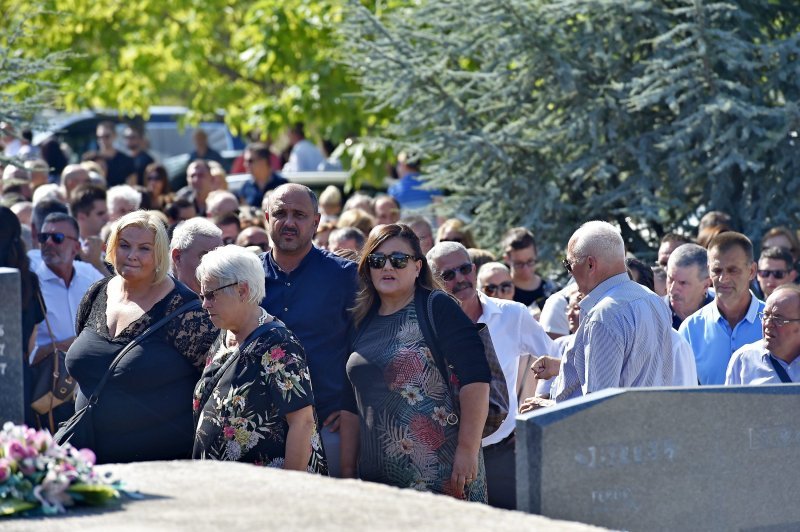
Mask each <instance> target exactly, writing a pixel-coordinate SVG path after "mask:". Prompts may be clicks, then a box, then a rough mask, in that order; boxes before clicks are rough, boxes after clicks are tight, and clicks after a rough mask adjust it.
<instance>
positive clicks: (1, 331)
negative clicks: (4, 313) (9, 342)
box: [0, 323, 6, 336]
mask: <svg viewBox="0 0 800 532" xmlns="http://www.w3.org/2000/svg"><path fill="white" fill-rule="evenodd" d="M5 327H6V326H5V324H3V323H0V336H5V335H6V329H5Z"/></svg>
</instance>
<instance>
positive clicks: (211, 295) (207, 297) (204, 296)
mask: <svg viewBox="0 0 800 532" xmlns="http://www.w3.org/2000/svg"><path fill="white" fill-rule="evenodd" d="M237 284H239V281H236V282H234V283H230V284H226V285H225V286H220V287H219V288H215V289H213V290H207V291H205V292H200V301H211V302H212V303H213V302H214V300H216V299H217V292H219V291H220V290H224V289H225V288H228V287H231V286H234V285H237Z"/></svg>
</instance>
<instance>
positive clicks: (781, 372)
mask: <svg viewBox="0 0 800 532" xmlns="http://www.w3.org/2000/svg"><path fill="white" fill-rule="evenodd" d="M768 356H769V363H770V364H772V368H773V369H774V370H775V373H777V374H778V378H779V379H780V380H781V382H785V383H786V384H791V383H792V379H790V378H789V374H788V373H786V370H785V369H784V368H783V366H781V363H780V362H778V361H777V360H775V357H774V356H772V354H771V353H770V354H769V355H768Z"/></svg>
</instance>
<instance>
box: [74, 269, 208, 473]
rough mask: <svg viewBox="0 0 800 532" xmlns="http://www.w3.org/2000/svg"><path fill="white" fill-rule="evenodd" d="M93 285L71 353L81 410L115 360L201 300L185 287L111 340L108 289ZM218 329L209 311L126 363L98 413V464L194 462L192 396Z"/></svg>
mask: <svg viewBox="0 0 800 532" xmlns="http://www.w3.org/2000/svg"><path fill="white" fill-rule="evenodd" d="M110 279H111V277H108V278H105V279H102V280H100V281H98V282H97V283H95V284H93V285H92V286H91V287H90V288H89V290H88V291H87V292H86V295H85V296H84V298H83V300H82V301H81V305H80V307H79V309H78V318H77V323H76V330H78V331H80V333H79V334H78V337H77V338H76V339H75V342H73V344H72V346H71V347H70V348H69V351H68V352H67V369H68V370H69V372H70V374H71V375H72V376H73V377H75V379H76V380H77V381H78V386H79V391H78V396H77V399H76V401H75V408H76V410H79V409H81V408H83V407H84V406H85V405H86V403H87V398H88V397H89V396H90V395H91V394H92V392H93V391H94V389H95V386H97V384H98V383H99V382H100V379H102V377H103V375H104V374H105V372H106V370H107V369H108V367H109V365H110V364H111V361H112V360H113V359H114V357H115V356H116V354H117V353H119V352H120V351H121V350H122V349H123V348H124V347H125V346H126V345H128V343H130V342H131V340H133V339H134V338H136V336H138V335H139V334H141V333H142V332H143V331H144V330H145V329H146V328H147V327H148V326H150V325H151V324H153V323H155V322H156V321H158V320H159V319H161V318H163V317H164V316H166V315H167V314H169V313H170V312H172V311H174V310H175V309H177V308H178V307H180V306H181V305H183V304H184V303H186V302H187V301H189V300H191V299H194V298H196V297H197V296H196V295H195V294H194V292H192V291H191V290H189V288H187V287H186V286H185V285H184V284H182V283H180V282H178V281H175V287H174V288H173V289H172V291H171V292H170V293H169V294H167V295H166V296H165V297H164V298H163V299H161V300H160V301H159V302H157V303H156V304H155V305H153V308H151V309H150V311H148V312H146V313H145V314H144V315H143V316H142V317H141V318H139V319H138V320H136V321H135V322H133V323H131V324H130V325H129V326H128V327H126V328H125V329H124V330H122V331H119V333H118V334H117V336H116V337H114V338H111V336H110V335H109V331H108V326H107V322H106V306H107V295H106V286H107V285H108V282H109V280H110ZM216 335H217V330H216V329H215V328H214V326H213V325H212V323H211V321H210V320H209V318H208V313H206V311H205V310H203V309H200V308H198V309H195V310H191V311H189V312H186V313H185V314H183V315H181V316H178V317H176V318H174V319H173V320H171V321H170V322H169V323H167V324H166V325H164V326H163V327H161V328H160V329H159V330H157V331H156V332H155V333H153V334H152V335H151V336H150V337H149V338H147V339H146V340H145V341H144V343H142V344H140V345H137V346H136V347H135V348H133V349H132V350H131V351H130V352H129V353H128V354H127V355H126V356H125V357H124V358H123V359H122V361H121V362H120V363H119V365H118V366H117V368H116V370H115V371H114V374H113V375H112V376H111V378H110V379H109V381H108V383H107V384H106V387H105V388H104V389H103V392H102V394H101V395H100V398H99V400H98V403H97V405H96V407H95V409H94V411H93V420H94V430H95V439H96V445H95V448H94V449H93V450H94V452H95V454H96V455H97V461H98V463H109V462H133V461H143V460H172V459H182V458H190V457H191V454H192V442H193V439H194V423H193V418H192V393H193V391H194V386H195V384H196V383H197V381H198V379H199V378H200V372H201V370H202V369H203V366H204V365H205V360H206V356H207V354H208V352H209V349H210V347H211V344H212V343H213V342H214V339H215V337H216Z"/></svg>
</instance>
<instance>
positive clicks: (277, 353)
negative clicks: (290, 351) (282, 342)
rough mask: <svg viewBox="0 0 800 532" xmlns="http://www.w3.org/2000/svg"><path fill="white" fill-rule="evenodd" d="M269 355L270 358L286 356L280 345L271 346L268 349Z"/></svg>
mask: <svg viewBox="0 0 800 532" xmlns="http://www.w3.org/2000/svg"><path fill="white" fill-rule="evenodd" d="M269 356H270V358H272V360H280V359H282V358H283V357H285V356H286V351H284V350H283V349H281V348H280V347H273V348H272V349H270V350H269Z"/></svg>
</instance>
